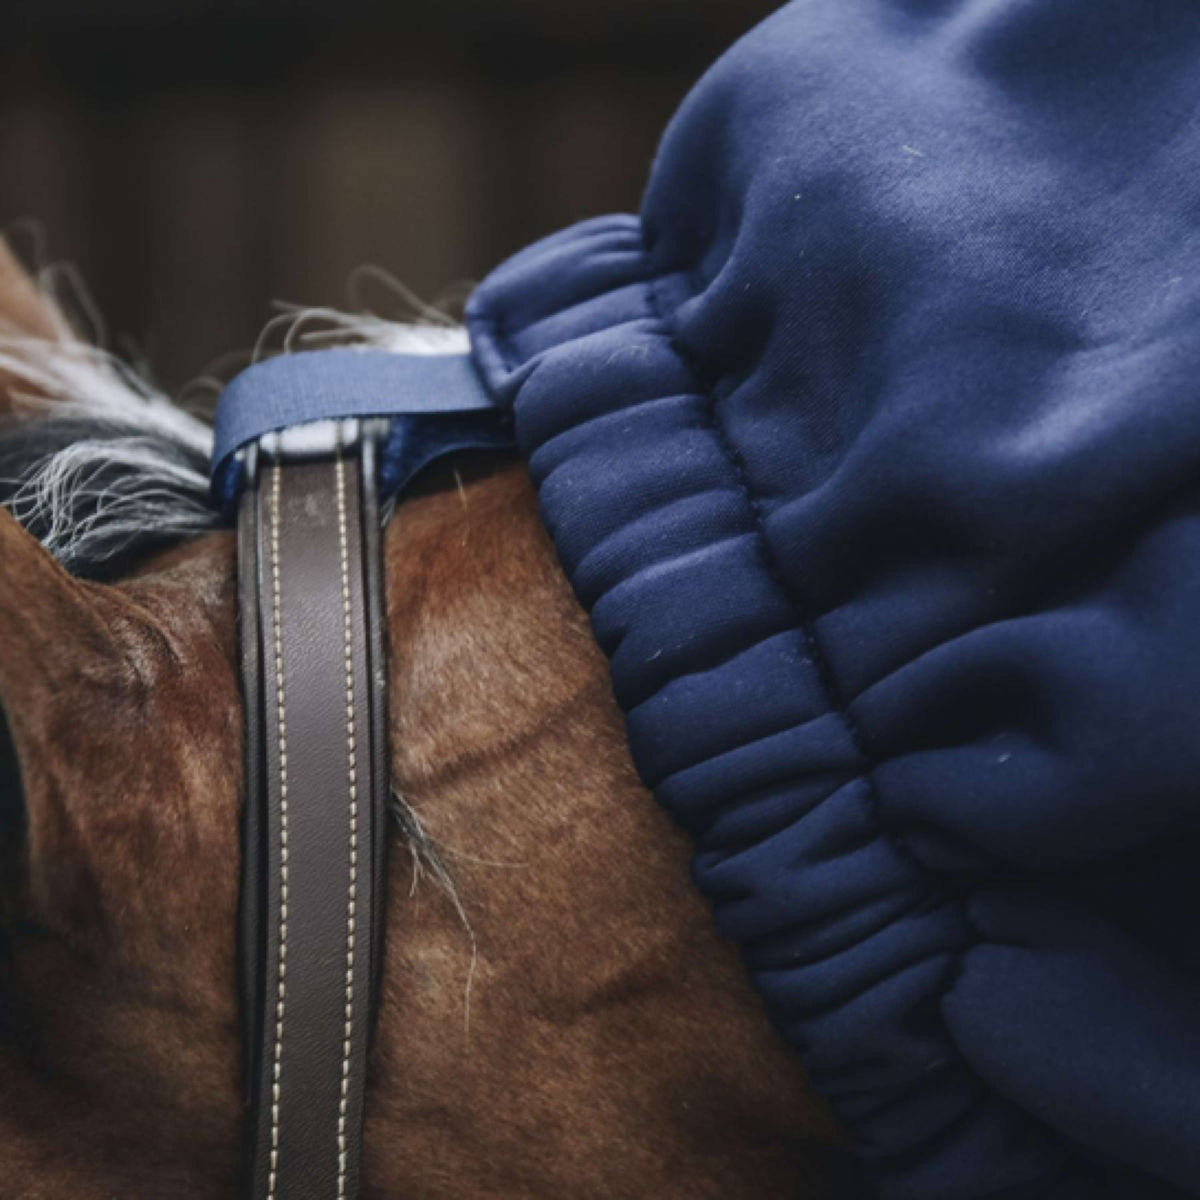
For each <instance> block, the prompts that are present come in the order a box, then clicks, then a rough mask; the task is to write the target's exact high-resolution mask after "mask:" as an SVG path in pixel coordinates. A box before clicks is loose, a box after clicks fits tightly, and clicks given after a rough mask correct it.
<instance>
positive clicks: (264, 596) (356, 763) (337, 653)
mask: <svg viewBox="0 0 1200 1200" xmlns="http://www.w3.org/2000/svg"><path fill="white" fill-rule="evenodd" d="M364 447H365V449H364ZM246 476H247V484H246V487H245V491H244V493H243V495H242V498H241V501H240V505H241V507H240V512H239V543H240V558H239V566H240V570H241V572H242V578H241V581H240V586H239V593H240V604H241V615H242V631H241V641H242V648H243V654H242V657H243V664H242V666H243V685H244V688H245V700H246V713H247V736H246V753H247V764H246V768H247V769H246V779H247V797H246V805H245V815H244V821H243V899H242V987H243V1005H244V1011H245V1013H246V1025H247V1029H246V1034H247V1036H246V1045H247V1064H246V1065H247V1071H246V1078H247V1083H248V1092H249V1101H250V1105H251V1110H252V1111H251V1120H250V1128H251V1145H250V1153H249V1178H248V1184H247V1188H246V1192H245V1194H246V1195H247V1196H248V1197H250V1198H251V1200H308V1198H309V1197H312V1198H317V1197H320V1198H322V1200H343V1198H352V1197H354V1196H355V1195H356V1193H357V1189H358V1173H359V1160H360V1156H361V1146H362V1122H363V1094H364V1084H365V1074H366V1058H367V1049H368V1042H369V1038H370V1032H371V1026H372V1011H373V1007H374V999H375V995H376V992H377V988H378V974H379V971H378V968H379V962H380V960H381V955H382V929H383V902H384V896H383V880H384V868H385V859H384V850H385V847H386V836H385V835H386V828H385V822H386V800H387V787H388V784H387V755H386V729H387V724H386V719H385V713H384V691H383V680H384V678H385V677H386V671H385V666H384V662H383V654H384V645H383V611H382V604H381V595H380V576H381V572H380V565H379V561H378V553H379V550H378V546H379V536H378V521H379V514H378V504H377V501H376V498H375V490H374V437H373V434H372V431H371V428H370V427H369V426H368V427H367V428H366V429H360V427H359V425H358V423H356V422H344V421H343V422H328V423H325V422H322V423H320V426H319V427H318V426H317V425H313V426H300V427H297V428H296V429H294V430H287V431H285V432H284V433H283V434H277V435H271V436H269V437H266V438H263V439H261V441H260V442H259V443H258V445H257V447H254V448H252V449H251V451H250V452H249V454H248V456H247V461H246Z"/></svg>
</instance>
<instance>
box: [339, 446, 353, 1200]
mask: <svg viewBox="0 0 1200 1200" xmlns="http://www.w3.org/2000/svg"><path fill="white" fill-rule="evenodd" d="M336 470H337V507H338V539H339V542H340V544H341V559H342V616H343V624H344V629H345V643H346V755H347V764H348V770H349V778H350V885H349V891H348V894H347V897H346V1023H345V1027H344V1030H343V1034H342V1094H341V1101H340V1103H339V1104H338V1130H337V1142H338V1183H337V1194H338V1198H339V1200H342V1198H343V1197H344V1196H345V1195H346V1158H347V1154H346V1110H347V1105H348V1103H349V1097H350V1054H351V1049H352V1039H353V1034H354V927H355V923H356V919H357V907H358V750H357V742H356V736H355V707H354V657H353V655H354V629H353V624H352V620H351V606H350V551H349V539H348V536H347V533H346V495H345V492H346V470H345V465H344V464H343V462H342V452H341V448H340V447H338V448H337V450H336Z"/></svg>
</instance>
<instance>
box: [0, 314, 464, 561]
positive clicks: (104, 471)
mask: <svg viewBox="0 0 1200 1200" xmlns="http://www.w3.org/2000/svg"><path fill="white" fill-rule="evenodd" d="M47 299H48V300H49V301H50V302H51V303H53V297H52V296H49V295H48V296H47ZM421 316H422V318H423V319H422V320H421V321H420V322H416V323H404V322H398V321H390V320H385V319H382V318H379V317H376V316H374V315H373V314H370V313H366V314H357V315H354V314H348V313H343V312H340V311H338V310H335V309H328V308H308V309H287V310H285V311H284V312H283V313H282V314H281V315H280V317H278V318H276V319H275V320H274V321H272V322H270V323H269V324H268V326H267V328H266V329H265V330H264V335H263V338H260V346H261V343H262V341H263V340H264V339H265V337H266V336H267V335H268V334H269V333H270V332H271V331H272V329H273V328H275V327H276V326H278V325H279V324H281V323H286V336H285V338H284V340H283V347H282V352H283V353H291V352H293V351H294V350H297V349H304V348H307V347H309V346H311V345H312V344H313V343H318V344H327V343H329V342H331V341H336V342H339V343H345V344H350V345H358V346H363V347H370V348H372V349H381V350H387V351H392V352H396V353H406V354H451V353H462V352H464V351H465V350H466V349H467V348H468V341H467V334H466V330H465V329H463V328H462V327H461V326H460V325H458V324H456V323H454V322H452V321H450V320H449V319H448V318H445V317H443V316H441V314H440V313H437V312H436V311H435V310H431V309H428V308H424V307H422V309H421ZM313 325H318V326H319V328H316V329H313V328H312V326H313ZM63 328H64V330H65V329H67V328H69V327H68V325H67V323H66V321H65V319H64V321H63ZM253 357H254V358H258V357H259V348H258V347H256V349H255V352H254V355H253ZM0 375H4V376H7V377H8V379H9V381H10V385H11V390H12V393H13V400H14V412H13V413H12V414H11V415H10V416H9V417H8V418H7V419H5V420H4V421H3V422H0V506H3V507H5V508H8V509H9V510H10V511H11V512H12V514H13V515H14V516H15V517H16V518H17V520H18V521H19V522H20V523H21V524H22V525H23V526H24V527H25V528H26V529H27V530H28V531H29V532H30V533H32V534H33V535H34V536H35V537H36V538H37V539H38V540H39V541H40V542H41V543H42V544H43V545H44V546H45V547H46V549H47V550H49V551H50V553H51V554H53V555H54V556H55V558H57V559H58V560H59V561H60V562H61V563H62V564H63V566H64V567H66V569H67V570H68V571H70V572H71V573H72V574H75V575H78V576H80V577H83V578H90V579H111V578H115V577H118V576H120V575H121V574H122V573H123V572H124V571H126V570H127V569H128V568H129V567H130V566H131V565H133V564H134V563H136V562H137V561H138V560H140V559H143V558H145V557H147V556H148V555H150V554H152V553H154V552H155V551H156V550H160V549H164V548H165V547H166V546H168V545H171V544H172V543H174V542H176V541H179V540H181V539H183V538H187V537H193V536H196V535H197V534H201V533H207V532H210V531H212V530H215V529H219V528H221V527H222V525H223V524H224V522H223V521H222V518H221V516H220V514H219V513H218V512H217V511H216V510H215V509H214V508H213V507H212V505H211V504H210V502H209V477H208V468H209V459H210V456H211V452H212V427H211V425H210V423H209V421H208V420H207V419H206V417H204V416H201V415H199V414H198V413H197V412H194V411H189V409H188V408H186V407H184V405H183V404H181V403H179V402H177V401H175V400H173V399H172V398H170V397H169V396H167V395H166V394H165V393H164V392H163V391H162V390H160V389H159V388H158V387H157V386H156V385H155V384H154V383H153V382H152V380H151V377H150V375H149V373H148V372H147V371H146V370H145V369H144V368H139V367H137V366H135V365H133V364H131V363H128V362H125V361H123V360H122V359H120V358H119V357H118V356H116V355H114V354H112V353H111V352H109V351H107V350H105V349H103V348H102V347H101V346H99V345H95V344H92V343H91V342H89V341H86V340H84V339H82V338H79V337H76V336H72V335H70V334H68V335H66V336H63V337H60V338H39V337H31V336H29V335H28V334H25V333H20V332H18V331H16V330H13V329H11V328H6V327H4V326H3V325H0ZM206 382H207V384H208V391H209V393H210V394H211V393H212V392H215V391H216V390H217V387H218V386H219V385H216V384H213V383H212V382H211V381H206ZM210 407H211V406H210ZM386 515H387V514H386V513H385V516H386Z"/></svg>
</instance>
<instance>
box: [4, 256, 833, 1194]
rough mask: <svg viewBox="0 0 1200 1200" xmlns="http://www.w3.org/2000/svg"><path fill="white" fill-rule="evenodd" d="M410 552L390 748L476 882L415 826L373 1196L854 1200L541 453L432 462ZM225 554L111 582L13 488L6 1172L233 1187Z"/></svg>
mask: <svg viewBox="0 0 1200 1200" xmlns="http://www.w3.org/2000/svg"><path fill="white" fill-rule="evenodd" d="M12 294H13V289H12V285H11V282H9V283H8V284H7V285H6V284H5V283H4V279H3V276H0V312H6V313H7V314H8V319H9V320H10V321H13V322H14V323H17V324H19V323H20V322H21V321H22V320H24V317H23V316H20V315H18V314H16V313H15V312H14V310H13V308H12V301H11V295H12ZM6 304H7V306H8V307H6ZM35 316H36V314H35ZM42 319H43V320H44V321H48V322H49V323H50V324H51V325H53V324H54V322H53V320H52V318H49V317H43V318H42ZM10 375H11V376H12V377H13V378H17V379H24V380H25V384H24V385H22V386H27V385H28V377H27V376H24V375H22V373H21V372H20V371H17V372H16V373H15V375H14V374H13V373H12V372H10ZM12 393H13V387H12V384H11V383H10V384H9V390H8V395H9V397H10V402H11V396H12ZM384 571H385V580H386V585H387V594H388V627H389V636H390V639H391V643H392V646H393V647H394V648H395V649H396V652H395V653H393V654H392V656H391V659H390V663H389V672H390V686H391V693H392V696H393V703H392V709H391V718H390V719H391V759H392V762H391V765H392V771H393V776H394V778H395V780H396V782H397V785H398V787H399V790H400V791H401V793H402V794H403V795H404V796H405V797H406V799H407V800H408V801H409V802H410V803H411V805H412V811H413V812H414V813H420V821H421V823H422V826H423V828H424V830H425V831H426V833H427V835H428V836H429V837H431V838H433V839H434V840H435V841H436V843H437V844H438V845H439V846H440V847H441V849H442V852H443V854H444V855H445V856H446V858H447V860H448V861H449V862H450V863H451V864H452V867H453V872H454V877H455V881H456V883H457V886H458V894H459V897H460V898H461V899H459V900H457V901H456V900H453V899H451V898H450V897H448V896H447V895H445V894H444V893H442V892H439V891H436V890H432V889H421V888H417V889H416V890H414V888H413V883H414V879H413V872H414V870H415V869H416V868H415V865H414V862H413V860H412V859H410V858H409V856H407V855H405V854H403V853H395V854H393V855H392V860H391V876H390V892H389V905H388V907H389V912H388V934H387V937H388V942H387V952H386V956H385V966H384V979H383V987H382V996H381V1010H380V1024H379V1029H378V1034H377V1037H376V1040H375V1046H374V1050H373V1060H372V1063H371V1071H370V1079H369V1089H368V1097H367V1113H368V1118H367V1129H366V1149H365V1158H364V1183H363V1189H362V1195H363V1197H364V1200H383V1198H384V1197H388V1198H391V1197H395V1196H400V1195H405V1196H414V1197H417V1196H419V1197H425V1198H428V1200H437V1198H439V1197H447V1198H449V1197H454V1198H455V1200H483V1198H484V1197H496V1196H505V1197H514V1198H516V1197H527V1198H529V1200H541V1198H549V1197H551V1196H553V1197H556V1198H557V1197H566V1198H572V1197H577V1198H579V1200H583V1198H585V1197H586V1198H589V1200H595V1198H605V1197H612V1198H614V1200H615V1198H618V1197H634V1196H638V1197H640V1196H655V1197H665V1198H673V1197H678V1198H679V1200H683V1198H685V1197H686V1198H687V1200H695V1198H697V1197H714V1198H715V1197H720V1198H722V1200H751V1198H753V1200H771V1198H772V1197H780V1198H782V1197H787V1198H788V1200H795V1198H797V1197H813V1198H816V1197H822V1196H829V1195H832V1194H833V1192H832V1190H831V1186H832V1185H831V1184H830V1182H829V1179H828V1177H827V1174H826V1166H827V1162H826V1160H827V1158H828V1151H829V1148H830V1147H831V1146H832V1145H833V1144H834V1143H836V1142H837V1134H836V1131H835V1130H834V1129H833V1127H832V1126H831V1123H830V1121H829V1119H828V1117H827V1115H826V1113H825V1110H824V1108H823V1107H822V1105H821V1104H820V1103H819V1102H818V1101H817V1100H816V1098H815V1097H814V1096H813V1094H812V1093H811V1091H810V1090H809V1088H808V1085H807V1083H806V1080H805V1078H804V1076H803V1073H802V1072H801V1070H800V1067H799V1065H798V1063H797V1062H796V1061H795V1059H794V1058H793V1057H792V1056H791V1054H790V1053H789V1052H788V1051H787V1050H786V1049H785V1048H784V1047H783V1045H782V1043H781V1042H779V1041H778V1040H777V1039H776V1038H775V1036H774V1035H773V1033H772V1031H771V1030H770V1028H769V1026H768V1023H767V1021H766V1019H765V1017H764V1015H763V1013H762V1010H761V1008H760V1006H759V1003H758V1001H757V1000H756V999H755V998H754V997H753V995H752V994H751V992H750V990H749V987H748V985H747V984H746V982H745V981H744V979H743V976H742V972H741V969H740V966H739V964H738V961H737V959H736V956H735V954H734V953H733V951H732V949H731V948H730V947H729V946H727V945H725V944H724V943H722V942H721V941H720V940H719V939H718V938H717V936H716V935H715V933H714V931H713V929H712V926H711V922H710V919H709V916H708V914H707V912H706V910H705V908H704V906H703V905H702V903H701V902H700V901H699V900H698V898H697V897H696V896H695V895H694V894H693V892H692V890H691V887H690V885H689V882H688V878H687V869H686V859H687V849H686V846H685V845H684V844H683V840H682V838H681V837H680V835H679V834H677V832H676V831H675V830H674V829H673V828H672V826H671V825H670V823H669V821H668V820H667V818H666V817H665V815H664V814H663V813H661V812H660V811H659V810H658V809H657V808H656V806H655V805H654V804H653V802H652V800H651V798H650V797H649V796H648V795H647V794H646V792H645V791H644V790H643V788H642V787H641V785H640V784H639V782H638V780H637V778H636V776H635V774H634V770H633V767H632V765H631V763H630V761H629V757H628V753H627V750H626V747H625V741H624V733H623V727H622V723H621V718H620V715H619V713H618V711H617V709H616V706H615V704H614V701H613V699H612V696H611V691H610V688H609V684H608V675H607V666H606V664H605V662H604V660H603V657H602V655H601V654H600V652H599V650H598V649H597V647H596V646H595V644H594V642H593V639H592V637H591V634H590V631H589V629H588V627H587V623H586V620H585V618H584V616H583V614H582V612H581V610H580V609H579V607H578V605H577V604H576V602H575V600H574V598H573V596H572V595H571V593H570V590H569V587H568V585H567V584H566V582H565V580H564V579H563V576H562V574H561V572H560V570H559V568H558V566H557V563H556V561H555V559H554V555H553V551H552V548H551V546H550V544H549V541H548V539H547V537H546V535H545V533H544V531H543V529H542V527H541V524H540V521H539V518H538V516H537V512H536V505H535V500H534V497H533V493H532V489H531V487H530V485H529V482H528V480H527V478H526V476H525V474H524V471H523V470H522V469H521V468H520V467H519V466H517V465H515V464H512V463H511V462H507V461H501V460H497V459H495V458H488V459H479V458H475V459H471V460H464V461H462V462H459V463H456V464H453V465H451V466H448V467H446V468H444V469H443V470H442V472H441V473H440V475H435V476H432V477H430V478H428V479H427V480H426V481H425V483H424V485H423V487H422V488H421V489H420V490H419V492H418V494H415V495H414V496H412V497H411V498H410V499H408V500H406V502H405V503H404V504H403V505H402V506H400V507H399V508H398V509H397V512H396V514H395V516H394V518H393V519H392V521H391V523H390V524H389V526H388V529H387V532H386V537H385V562H384ZM235 582H236V581H235V546H234V538H233V535H232V533H230V532H227V531H217V532H211V533H206V534H202V535H200V536H195V537H190V538H188V539H186V540H184V541H182V542H180V543H179V544H178V545H176V546H174V547H172V548H171V549H169V550H166V551H163V552H159V553H157V554H155V555H154V556H153V557H151V558H150V559H148V560H146V561H144V562H141V563H140V564H139V565H138V566H137V567H136V568H135V569H132V570H131V571H130V572H129V573H127V574H126V575H125V576H124V577H123V578H121V579H119V580H115V581H113V582H109V583H100V582H95V581H89V580H82V579H79V578H76V577H74V576H72V575H71V574H70V573H69V572H68V571H67V570H66V569H65V568H64V566H63V565H62V564H61V563H60V562H58V561H56V560H55V558H54V557H53V556H52V555H51V554H50V553H49V552H48V551H47V549H46V548H45V547H43V546H42V545H41V544H40V543H39V542H38V540H37V539H36V538H35V537H33V536H32V535H31V534H30V533H29V532H28V531H27V530H26V529H24V528H22V526H21V525H20V524H19V522H18V521H17V520H16V519H15V518H14V517H13V516H12V515H10V514H8V513H3V512H0V702H2V703H3V708H4V711H5V713H6V714H7V717H8V721H9V724H10V726H11V731H12V734H13V738H14V742H15V745H16V749H17V753H18V757H19V761H20V769H21V775H22V785H23V787H22V791H23V795H24V808H25V829H24V833H23V836H22V840H21V844H20V846H19V853H18V857H17V862H16V866H15V868H14V869H13V870H10V871H9V872H8V873H7V874H6V875H5V876H4V878H3V880H2V881H0V890H3V892H4V905H3V911H4V912H5V914H6V917H5V922H4V932H5V937H6V942H7V952H6V954H5V955H4V960H3V967H2V973H0V1179H2V1180H3V1184H2V1185H0V1192H2V1194H3V1195H4V1196H6V1197H7V1196H13V1197H19V1198H23V1200H67V1198H68V1197H70V1198H71V1200H101V1198H104V1200H110V1198H111V1197H121V1198H122V1200H135V1198H141V1197H147V1198H149V1197H153V1198H155V1200H208V1198H209V1197H211V1198H212V1200H217V1198H218V1197H221V1198H222V1200H227V1198H228V1197H229V1196H231V1195H233V1194H235V1189H236V1186H237V1179H238V1170H239V1148H240V1138H241V1128H242V1119H243V1107H242V1098H241V1095H240V1091H239V1080H238V1062H239V1054H238V1046H239V1028H238V1014H237V1008H236V988H235V961H236V955H235V937H236V908H237V857H238V846H237V827H238V809H239V806H240V803H241V788H242V769H241V761H242V760H241V736H242V735H241V707H240V698H239V695H238V688H237V676H236V623H235ZM463 915H465V916H466V917H467V918H468V919H469V923H470V927H471V930H472V933H471V936H470V937H468V936H467V935H466V933H465V932H464V929H463V925H462V920H461V918H462V916H463ZM469 975H470V976H473V983H472V987H471V992H470V1021H469V1023H468V1021H467V1020H466V1003H467V996H466V984H467V979H468V976H469Z"/></svg>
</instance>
